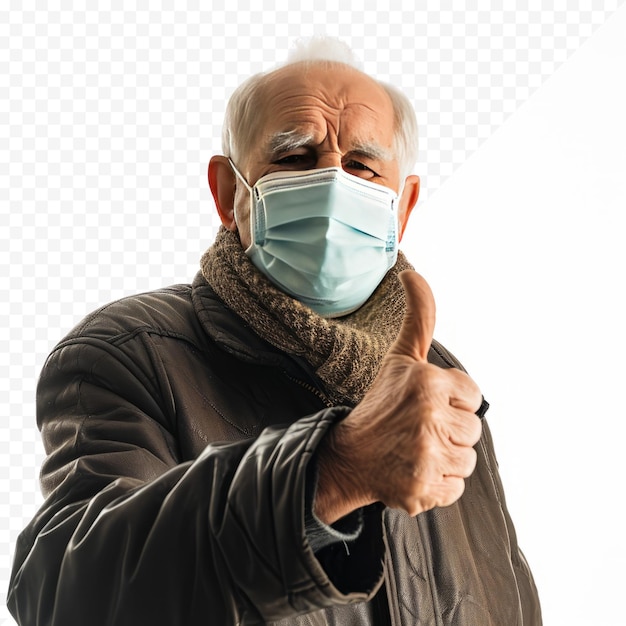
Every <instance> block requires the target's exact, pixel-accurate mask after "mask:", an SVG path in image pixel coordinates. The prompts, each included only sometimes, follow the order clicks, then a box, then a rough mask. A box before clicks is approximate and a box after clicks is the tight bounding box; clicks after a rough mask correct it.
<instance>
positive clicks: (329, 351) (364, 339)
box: [200, 227, 411, 404]
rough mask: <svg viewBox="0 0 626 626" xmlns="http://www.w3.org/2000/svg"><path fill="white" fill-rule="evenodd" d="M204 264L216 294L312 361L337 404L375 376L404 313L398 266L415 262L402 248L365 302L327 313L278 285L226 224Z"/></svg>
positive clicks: (269, 336) (266, 334) (352, 398)
mask: <svg viewBox="0 0 626 626" xmlns="http://www.w3.org/2000/svg"><path fill="white" fill-rule="evenodd" d="M200 266H201V269H202V274H203V275H204V277H205V279H206V280H207V282H208V283H209V285H211V287H212V288H213V290H214V291H215V292H216V293H217V295H218V296H219V297H220V298H221V299H222V300H223V301H224V303H225V304H226V305H227V306H228V307H229V308H230V309H232V310H233V311H234V312H235V313H237V314H238V315H239V316H240V317H242V318H243V319H244V320H245V321H246V322H247V323H248V324H249V325H250V326H251V328H252V329H253V330H254V331H255V332H256V333H257V334H258V335H259V336H260V337H262V338H263V339H265V340H266V341H267V342H269V343H270V344H271V345H273V346H275V347H276V348H279V349H280V350H283V351H285V352H287V353H289V354H293V355H297V356H300V357H303V358H305V359H306V360H307V361H308V362H309V363H310V364H311V365H312V366H313V368H314V369H315V372H316V374H317V376H319V378H320V379H321V380H322V381H323V382H324V383H325V385H326V393H327V395H328V396H329V399H330V401H331V402H332V403H333V404H341V403H346V402H348V403H351V404H356V403H357V402H359V401H360V400H361V398H362V397H363V394H364V393H365V392H366V391H367V389H369V387H370V385H371V384H372V381H373V380H374V377H375V376H376V373H377V372H378V369H379V367H380V363H381V360H382V358H383V356H384V355H385V353H386V352H387V350H388V348H389V347H390V345H391V344H392V343H393V341H394V340H395V338H396V335H397V334H398V331H399V330H400V325H401V323H402V317H403V315H404V307H405V297H404V290H403V288H402V285H401V283H400V281H399V279H398V273H399V272H401V271H402V270H404V269H411V265H410V264H409V263H408V261H407V260H406V258H405V257H404V255H403V254H402V253H401V252H400V253H399V254H398V261H397V263H396V265H395V266H394V267H393V268H392V269H391V270H390V271H389V272H387V275H386V276H385V278H384V279H383V281H382V282H381V283H380V285H379V286H378V288H377V289H376V291H375V292H374V293H373V294H372V296H371V297H370V299H369V300H368V301H367V302H366V303H365V304H364V305H363V306H362V307H361V308H359V309H358V310H357V311H355V312H354V313H351V314H350V315H346V316H345V317H341V318H336V319H325V318H323V317H321V316H319V315H317V314H316V313H314V312H313V311H311V309H309V308H308V307H307V306H305V305H303V304H302V303H301V302H299V301H298V300H295V299H294V298H292V297H291V296H288V295H287V294H285V293H283V292H282V291H280V290H279V289H278V288H277V287H275V286H274V285H273V284H272V283H271V282H270V281H269V280H268V279H267V278H266V277H265V276H264V275H263V274H262V273H261V272H259V270H258V269H257V268H256V267H255V266H254V265H253V264H252V262H251V261H250V259H249V258H248V257H247V256H246V254H245V252H244V250H243V248H242V247H241V243H240V241H239V237H238V235H237V234H235V233H232V232H230V231H228V230H226V229H225V228H223V227H222V228H220V231H219V232H218V234H217V237H216V239H215V243H214V244H213V245H212V246H211V247H210V248H209V249H208V250H207V252H205V254H204V255H203V257H202V260H201V262H200Z"/></svg>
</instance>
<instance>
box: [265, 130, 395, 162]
mask: <svg viewBox="0 0 626 626" xmlns="http://www.w3.org/2000/svg"><path fill="white" fill-rule="evenodd" d="M312 145H313V135H312V134H310V133H303V132H301V131H299V130H286V131H280V132H277V133H274V134H273V135H272V136H271V137H270V138H269V141H268V153H269V154H270V155H271V156H272V157H274V156H276V155H279V154H282V153H284V152H290V151H291V150H297V149H298V148H302V147H310V146H312ZM348 154H355V155H360V156H364V157H367V158H370V159H373V160H378V161H391V160H392V159H393V154H392V152H391V151H390V150H387V149H385V148H383V147H382V146H380V145H378V144H376V143H372V142H361V141H357V142H356V143H354V144H353V145H352V148H351V149H350V150H348Z"/></svg>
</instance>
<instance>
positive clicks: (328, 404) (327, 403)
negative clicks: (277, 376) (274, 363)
mask: <svg viewBox="0 0 626 626" xmlns="http://www.w3.org/2000/svg"><path fill="white" fill-rule="evenodd" d="M283 374H284V375H285V376H286V377H287V378H288V379H289V380H290V381H291V382H293V383H296V385H299V386H300V387H302V388H303V389H306V390H307V391H308V392H309V393H312V394H313V395H314V396H316V397H317V398H318V399H319V400H320V401H321V402H323V403H324V406H325V407H326V408H329V409H330V408H332V407H333V406H335V405H334V404H333V403H332V402H331V401H330V400H329V399H328V398H327V397H326V396H325V395H324V394H323V393H322V392H321V391H320V390H319V389H318V388H317V387H314V386H313V385H311V384H310V383H307V382H305V381H303V380H300V379H299V378H296V377H295V376H292V375H291V374H289V373H288V372H286V371H283Z"/></svg>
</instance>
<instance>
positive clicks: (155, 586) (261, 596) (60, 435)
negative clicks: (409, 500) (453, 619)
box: [8, 339, 384, 626]
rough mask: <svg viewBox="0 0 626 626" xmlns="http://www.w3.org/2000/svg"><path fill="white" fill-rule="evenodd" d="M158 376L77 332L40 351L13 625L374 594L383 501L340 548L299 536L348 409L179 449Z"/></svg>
mask: <svg viewBox="0 0 626 626" xmlns="http://www.w3.org/2000/svg"><path fill="white" fill-rule="evenodd" d="M155 389H156V386H155V383H154V380H153V379H151V375H150V373H149V372H144V371H142V370H140V369H139V368H138V366H137V365H136V363H135V362H133V361H132V360H131V359H129V358H128V357H127V356H125V354H124V353H123V352H122V351H121V350H119V349H118V348H117V347H116V346H115V345H114V344H113V343H110V342H105V341H102V340H100V339H75V340H72V341H69V342H66V343H65V344H62V346H61V347H60V348H58V349H57V350H56V351H55V352H53V354H52V355H51V356H50V357H49V359H48V362H47V364H46V366H45V368H44V371H43V373H42V377H41V379H40V385H39V389H38V421H39V426H40V428H41V430H42V436H43V439H44V443H45V446H46V450H47V453H48V457H47V459H46V461H45V463H44V466H43V469H42V478H41V480H42V487H43V490H44V494H45V495H47V499H46V501H45V503H44V505H43V507H42V508H41V510H40V511H39V513H38V515H37V516H36V517H35V519H33V521H32V522H31V524H30V525H29V526H28V527H27V528H26V529H25V530H24V531H23V533H22V534H21V535H20V538H19V540H18V545H17V549H16V556H15V562H14V566H13V572H12V576H11V585H10V589H9V595H8V604H9V608H10V610H11V612H12V614H13V615H14V616H15V618H16V620H17V622H18V623H19V624H20V625H22V626H43V625H49V626H61V625H62V626H72V625H74V624H76V625H78V624H80V625H84V624H90V626H100V625H102V626H104V625H115V626H124V625H126V624H128V625H131V624H132V625H133V626H136V625H137V624H152V625H157V626H158V625H160V624H163V625H166V624H167V625H168V626H172V625H177V624H180V625H183V624H184V625H185V626H193V625H195V624H206V623H216V624H231V623H232V624H236V623H242V624H255V623H262V622H264V621H271V620H279V619H283V618H286V617H290V616H294V615H296V614H300V613H304V612H310V611H314V610H318V609H322V608H324V607H329V606H333V605H338V604H347V603H352V602H358V601H363V600H367V599H368V598H370V597H371V596H372V595H373V594H374V593H375V591H376V589H377V588H378V587H379V585H380V583H381V579H382V559H383V554H384V547H383V537H382V530H381V523H382V522H381V520H380V514H379V515H370V516H369V519H368V522H367V523H366V524H365V526H364V530H363V532H362V533H361V534H360V535H359V538H358V539H356V540H355V542H354V544H353V545H351V546H350V551H349V554H347V552H346V551H345V550H343V551H342V550H340V549H338V548H337V546H336V545H333V546H330V547H329V548H327V549H324V550H323V551H322V552H323V553H324V554H322V555H321V556H320V555H317V556H316V555H314V554H313V552H312V550H311V548H310V546H309V545H308V542H307V540H306V533H305V512H304V509H305V506H304V502H305V484H306V475H307V467H308V466H309V465H310V463H311V459H312V457H313V456H314V452H315V449H316V446H317V445H318V443H319V441H320V440H321V439H322V437H323V436H324V433H325V432H326V431H327V429H328V428H329V427H330V426H331V425H332V423H333V422H334V421H336V420H338V419H341V417H342V416H343V415H344V414H345V410H342V409H339V408H335V409H328V410H326V411H323V412H321V413H318V414H316V415H312V416H308V417H305V418H302V419H299V420H298V421H295V422H294V423H293V424H292V425H290V426H288V427H284V428H283V427H273V428H268V429H266V430H264V431H262V433H261V434H260V436H259V437H258V438H256V439H248V440H245V441H241V442H236V443H228V444H211V445H208V446H207V447H206V449H205V450H204V451H203V452H202V453H201V454H200V456H199V457H198V458H196V459H195V460H193V461H188V462H180V459H179V453H178V451H177V444H176V436H175V424H172V423H171V419H172V418H171V416H167V415H166V414H165V412H164V410H163V405H164V404H165V402H164V400H163V394H164V391H163V390H162V389H161V390H159V391H158V393H157V392H156V391H155ZM322 563H324V565H322ZM329 570H332V571H329Z"/></svg>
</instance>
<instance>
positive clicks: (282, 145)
mask: <svg viewBox="0 0 626 626" xmlns="http://www.w3.org/2000/svg"><path fill="white" fill-rule="evenodd" d="M312 144H313V135H311V134H310V133H302V132H300V131H299V130H286V131H281V132H278V133H274V134H273V135H272V136H271V137H270V138H269V141H268V144H267V145H268V152H269V154H271V155H273V156H274V155H277V154H281V153H283V152H289V151H291V150H297V149H298V148H302V147H303V146H310V145H312Z"/></svg>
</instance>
